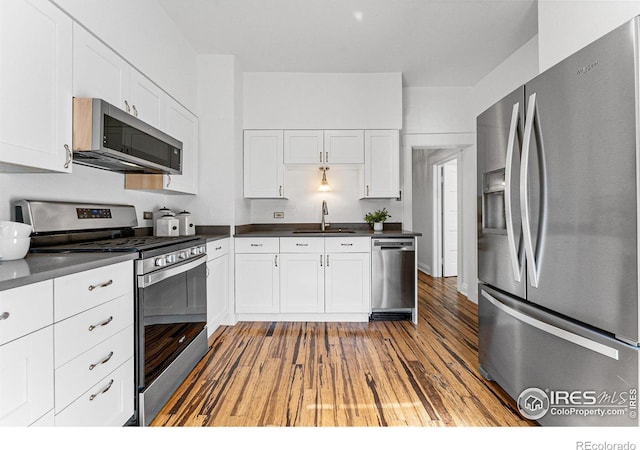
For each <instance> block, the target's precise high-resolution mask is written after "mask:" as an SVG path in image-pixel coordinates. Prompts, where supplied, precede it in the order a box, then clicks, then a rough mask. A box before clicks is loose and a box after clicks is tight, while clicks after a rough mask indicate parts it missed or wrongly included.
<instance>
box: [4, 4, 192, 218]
mask: <svg viewBox="0 0 640 450" xmlns="http://www.w3.org/2000/svg"><path fill="white" fill-rule="evenodd" d="M56 3H58V4H60V5H62V7H63V8H64V9H66V10H67V12H68V13H70V14H71V15H72V16H74V17H76V18H77V19H78V20H81V21H82V22H83V24H84V25H85V26H88V28H89V29H90V30H91V31H95V32H96V33H97V34H98V35H99V36H100V37H101V38H102V39H103V40H105V41H106V42H107V43H108V44H110V45H112V46H114V48H115V49H116V50H117V51H118V52H120V54H121V55H122V56H123V57H125V58H126V59H127V60H129V61H130V62H131V63H132V64H133V65H134V66H136V67H137V68H139V69H140V70H141V71H142V72H144V73H145V74H146V75H148V76H149V77H151V78H152V79H153V80H154V81H156V82H158V83H159V84H161V85H163V87H164V88H165V89H167V90H169V92H170V93H171V94H173V95H174V97H176V98H177V99H178V100H181V101H182V102H183V103H184V104H185V106H187V107H191V108H192V109H195V108H193V106H194V105H195V98H196V95H195V86H196V66H195V61H196V59H195V52H194V51H193V50H192V49H191V48H190V47H189V46H188V45H187V44H186V41H185V40H184V38H183V37H182V35H181V34H180V32H179V31H178V30H177V28H176V27H175V25H174V24H173V22H171V19H170V18H169V17H167V15H166V14H165V13H164V10H163V9H161V8H160V7H159V6H158V5H157V4H156V3H155V2H153V1H151V0H136V1H135V2H132V1H127V0H111V1H109V2H104V1H99V0H59V1H57V2H56ZM167 61H172V64H171V66H170V67H169V66H168V65H167ZM16 89H25V90H26V89H29V86H16ZM69 101H71V99H69ZM69 127H71V118H70V117H69ZM25 198H26V199H42V200H63V201H92V202H108V203H127V204H133V205H134V206H135V207H136V210H137V213H138V223H139V226H151V225H152V224H151V221H144V220H143V219H142V213H143V211H152V210H154V209H158V208H160V207H162V206H163V205H164V204H165V196H164V195H162V194H157V193H150V192H140V191H129V190H125V189H124V175H122V174H118V173H113V172H108V171H104V170H100V169H94V168H88V167H83V166H78V165H74V166H73V172H72V173H71V174H5V173H0V220H8V219H9V218H10V217H11V215H10V202H11V201H12V200H16V199H25Z"/></svg>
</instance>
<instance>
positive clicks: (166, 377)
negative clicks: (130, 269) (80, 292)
mask: <svg viewBox="0 0 640 450" xmlns="http://www.w3.org/2000/svg"><path fill="white" fill-rule="evenodd" d="M206 261H207V258H206V255H203V256H201V257H199V258H197V259H195V260H191V261H189V262H186V263H184V264H181V265H179V266H172V267H168V268H166V269H161V270H158V271H155V272H152V273H150V274H147V275H139V276H137V285H138V286H137V287H138V289H137V293H138V299H137V305H136V306H137V314H136V318H137V327H136V328H137V333H136V334H137V336H136V338H137V343H136V351H137V357H136V366H137V367H136V379H137V386H138V392H144V391H145V390H147V388H149V387H150V386H152V385H153V384H154V382H156V383H155V384H160V385H163V386H164V388H163V389H162V390H163V391H164V393H163V397H164V396H167V395H169V396H170V395H171V394H172V393H173V390H175V388H177V386H179V384H180V383H181V382H182V381H183V379H184V377H186V375H187V374H188V373H189V371H191V369H192V368H193V367H194V366H195V364H196V363H197V362H198V361H199V360H200V358H201V357H202V355H203V354H204V353H202V350H204V352H206V348H207V346H206V320H207V306H206V305H207V291H206V277H207V274H206ZM203 336H204V346H203V345H198V351H197V352H195V353H194V350H193V349H192V348H189V350H188V351H185V350H187V348H188V347H189V346H190V344H192V343H194V345H195V343H196V342H194V340H196V338H197V340H198V341H201V340H202V339H203ZM198 343H199V342H198ZM192 347H193V346H192ZM200 347H203V348H202V349H201V348H200ZM183 354H188V355H189V358H188V361H185V360H184V359H185V356H184V355H183ZM181 358H182V359H181ZM174 362H175V363H176V364H173V366H172V363H174ZM170 366H171V367H170ZM176 366H179V367H180V370H179V373H177V372H176ZM169 386H171V388H169ZM167 398H168V397H167ZM164 401H166V399H162V401H160V399H159V402H158V403H159V404H160V406H161V404H163V403H164ZM154 403H155V402H154ZM148 416H149V414H147V421H149V420H150V418H149V417H148Z"/></svg>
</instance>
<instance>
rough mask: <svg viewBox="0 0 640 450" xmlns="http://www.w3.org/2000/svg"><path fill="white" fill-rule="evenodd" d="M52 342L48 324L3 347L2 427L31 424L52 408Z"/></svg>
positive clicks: (0, 355) (0, 353)
mask: <svg viewBox="0 0 640 450" xmlns="http://www.w3.org/2000/svg"><path fill="white" fill-rule="evenodd" d="M0 323H2V322H0ZM52 342H53V327H52V326H48V327H46V328H43V329H41V330H39V331H36V332H33V333H30V334H28V335H26V336H23V337H21V338H19V339H16V340H14V341H11V342H9V343H7V344H4V345H2V346H0V426H14V427H15V426H28V425H31V424H33V423H34V422H36V421H37V420H38V419H39V418H41V417H42V416H44V415H45V414H46V413H47V412H48V411H50V410H52V409H53V404H54V403H53V345H52Z"/></svg>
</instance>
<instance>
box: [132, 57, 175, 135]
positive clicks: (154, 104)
mask: <svg viewBox="0 0 640 450" xmlns="http://www.w3.org/2000/svg"><path fill="white" fill-rule="evenodd" d="M129 74H130V78H129V80H130V81H129V100H130V103H131V105H130V109H131V110H130V111H127V112H130V113H131V114H133V115H134V116H136V117H138V118H139V119H140V120H143V121H145V122H146V123H148V124H149V125H151V126H154V127H156V128H159V129H161V130H162V131H164V132H166V133H167V134H169V135H171V133H170V132H167V130H166V127H164V128H163V126H162V125H163V121H162V114H163V112H164V111H165V108H166V106H165V104H166V102H167V101H168V99H169V96H168V95H167V94H166V93H165V92H164V91H163V90H162V89H160V88H159V87H158V86H157V85H155V84H154V83H153V82H152V81H151V80H149V79H148V78H147V77H145V76H144V75H143V74H141V73H140V72H138V71H137V70H136V69H134V68H133V67H132V68H131V70H130V71H129Z"/></svg>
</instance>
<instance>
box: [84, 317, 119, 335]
mask: <svg viewBox="0 0 640 450" xmlns="http://www.w3.org/2000/svg"><path fill="white" fill-rule="evenodd" d="M112 320H113V316H110V317H109V318H108V319H107V320H105V321H104V322H100V323H98V324H96V325H89V331H93V330H95V329H96V328H98V327H104V326H105V325H109V324H110V323H111V321H112Z"/></svg>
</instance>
